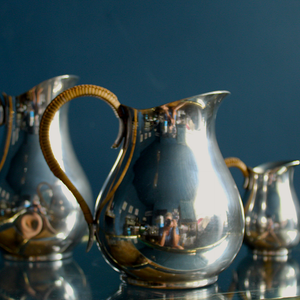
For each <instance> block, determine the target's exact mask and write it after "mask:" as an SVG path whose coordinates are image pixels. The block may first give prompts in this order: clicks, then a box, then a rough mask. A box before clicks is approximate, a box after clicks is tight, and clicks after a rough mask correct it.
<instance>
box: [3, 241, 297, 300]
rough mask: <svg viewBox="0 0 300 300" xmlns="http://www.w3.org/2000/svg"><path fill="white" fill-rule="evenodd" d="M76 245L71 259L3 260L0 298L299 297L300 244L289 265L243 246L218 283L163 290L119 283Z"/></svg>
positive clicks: (99, 260) (97, 256)
mask: <svg viewBox="0 0 300 300" xmlns="http://www.w3.org/2000/svg"><path fill="white" fill-rule="evenodd" d="M85 248H86V242H83V243H81V244H80V245H79V246H77V247H76V248H75V250H74V253H73V258H72V259H64V260H61V261H56V262H13V261H5V260H3V258H1V271H0V299H18V300H21V299H97V300H99V299H193V300H194V299H243V300H244V299H271V298H290V297H297V296H300V285H299V264H300V246H299V245H298V246H297V247H295V248H294V249H293V251H292V253H291V255H290V257H289V258H288V259H287V260H286V261H270V260H263V259H260V258H258V259H253V258H252V254H251V252H250V251H249V250H248V248H247V247H246V246H245V245H243V246H242V248H241V251H240V252H239V254H238V255H237V257H236V259H235V260H234V261H233V263H232V264H231V265H230V266H229V268H227V269H226V270H225V271H223V272H222V273H221V274H220V275H219V279H218V281H217V283H215V284H213V285H210V286H207V287H204V288H197V289H187V290H161V289H148V288H141V287H135V286H129V285H126V284H124V283H122V281H121V280H120V274H119V273H117V272H116V271H114V270H113V269H112V268H111V267H110V266H109V265H108V264H107V263H106V262H105V260H104V259H103V257H102V255H101V253H100V251H99V250H98V248H97V246H96V245H95V244H94V246H93V247H92V249H91V251H90V252H88V253H86V251H85Z"/></svg>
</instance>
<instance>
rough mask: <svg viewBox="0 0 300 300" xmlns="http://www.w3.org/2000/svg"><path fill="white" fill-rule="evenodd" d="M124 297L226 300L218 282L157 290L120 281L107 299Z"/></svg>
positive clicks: (112, 299) (123, 298) (121, 298)
mask: <svg viewBox="0 0 300 300" xmlns="http://www.w3.org/2000/svg"><path fill="white" fill-rule="evenodd" d="M125 299H170V300H171V299H173V300H174V299H178V300H179V299H180V300H182V299H184V300H200V299H202V300H203V299H209V300H226V299H228V298H227V297H226V295H223V294H222V292H221V291H220V290H219V287H218V284H217V283H214V284H211V285H209V286H206V287H203V288H200V289H190V290H186V289H185V290H158V289H145V288H142V287H137V286H132V285H128V284H124V283H122V284H121V285H120V286H119V290H118V291H117V292H116V293H115V294H114V295H112V296H110V297H109V298H107V300H125Z"/></svg>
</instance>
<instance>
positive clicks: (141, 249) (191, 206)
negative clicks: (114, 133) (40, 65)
mask: <svg viewBox="0 0 300 300" xmlns="http://www.w3.org/2000/svg"><path fill="white" fill-rule="evenodd" d="M87 95H89V96H96V97H98V98H100V99H102V100H104V101H106V102H107V103H108V104H109V105H110V106H111V107H112V108H113V110H114V112H115V114H116V116H117V117H118V118H119V123H120V127H119V128H120V130H119V135H118V137H117V140H116V142H115V144H114V146H113V147H114V148H116V147H118V146H119V145H121V147H120V148H121V149H120V153H119V156H118V158H117V161H116V163H115V165H114V166H113V168H112V170H111V172H110V174H109V176H108V178H107V180H106V182H105V184H104V186H103V187H102V189H101V191H100V194H99V196H98V199H97V202H96V208H95V214H94V217H93V215H92V213H91V212H90V210H89V208H88V206H87V205H86V204H85V201H84V197H82V196H81V195H80V193H78V192H77V191H76V189H74V188H73V186H72V183H71V182H70V180H68V178H67V177H66V176H65V174H64V172H63V171H62V170H61V168H60V166H59V164H57V162H56V159H55V154H53V153H52V151H51V148H52V143H51V141H49V139H48V132H49V126H50V125H51V122H52V118H53V113H55V112H56V111H58V110H59V109H60V107H62V106H63V105H64V103H66V102H68V101H70V100H72V99H74V98H76V97H80V96H87ZM227 95H228V92H226V91H217V92H211V93H207V94H202V95H198V96H194V97H190V98H186V99H183V100H179V101H175V102H172V103H168V104H165V105H162V106H158V107H153V108H150V109H142V110H137V109H134V108H131V107H128V106H125V105H122V104H120V103H119V101H118V99H117V97H116V96H115V95H114V94H112V93H111V92H110V91H108V90H106V89H104V88H101V87H98V86H91V85H82V86H75V87H74V88H70V89H68V90H67V91H65V92H63V93H61V94H60V95H59V96H57V97H56V98H55V99H54V100H53V101H52V102H51V104H50V105H49V106H48V107H47V109H46V110H45V113H44V115H43V118H42V121H41V126H40V143H41V148H42V150H43V153H44V156H45V158H46V161H47V162H48V165H49V167H50V168H51V170H52V172H53V173H54V174H55V175H56V176H57V177H58V178H60V179H61V180H62V181H63V182H65V183H66V185H67V186H68V187H69V188H70V190H71V191H72V192H73V194H74V195H75V196H76V198H77V200H78V202H79V203H80V205H81V207H82V209H83V212H84V214H85V217H86V221H87V223H88V225H89V228H90V243H89V245H88V246H90V245H91V243H92V241H93V238H94V235H96V239H97V242H98V244H99V247H100V249H101V251H102V253H103V254H104V256H105V258H106V261H108V262H109V263H110V265H111V266H112V267H113V268H114V269H115V270H119V271H120V272H121V277H122V280H124V281H126V282H128V283H130V284H134V285H140V286H146V287H152V288H172V289H175V288H195V287H199V286H206V285H208V284H212V283H214V282H215V281H216V280H217V279H218V275H219V273H220V272H221V271H223V270H224V269H226V268H227V267H228V266H229V265H230V264H231V262H232V260H233V259H234V258H235V256H236V254H237V253H238V251H239V249H240V247H241V244H242V241H243V235H244V212H243V206H242V201H241V199H240V195H239V192H238V189H237V187H236V185H235V182H234V180H233V178H232V176H231V174H230V172H229V170H228V168H227V167H226V165H225V163H224V159H223V158H222V155H221V153H220V150H219V147H218V144H217V141H216V136H215V130H214V127H215V118H216V112H217V109H218V107H219V105H220V103H221V101H222V99H223V98H224V97H225V96H227ZM103 130H105V129H103Z"/></svg>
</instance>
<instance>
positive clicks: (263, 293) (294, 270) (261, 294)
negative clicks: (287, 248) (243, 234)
mask: <svg viewBox="0 0 300 300" xmlns="http://www.w3.org/2000/svg"><path fill="white" fill-rule="evenodd" d="M236 276H237V278H236V279H235V280H236V281H237V290H238V291H240V292H239V294H240V297H241V299H270V298H272V299H277V298H290V297H299V295H300V285H299V284H300V274H299V264H298V263H297V262H296V261H295V260H293V259H288V260H287V261H285V262H283V261H275V260H265V259H264V257H257V258H256V259H253V257H251V256H248V257H246V258H244V259H243V260H242V261H241V263H240V264H239V267H238V269H237V273H236Z"/></svg>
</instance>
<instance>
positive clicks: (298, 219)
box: [225, 157, 300, 260]
mask: <svg viewBox="0 0 300 300" xmlns="http://www.w3.org/2000/svg"><path fill="white" fill-rule="evenodd" d="M225 162H226V164H227V166H228V167H237V168H239V169H240V170H241V171H242V173H243V175H244V176H245V183H244V188H245V189H246V193H245V195H244V197H243V200H244V203H245V243H246V244H247V245H248V246H250V248H252V249H253V251H254V255H264V256H266V257H269V258H276V259H277V260H278V259H280V260H285V259H286V258H287V255H288V253H289V251H290V249H291V248H292V247H294V246H296V245H297V244H298V242H299V239H300V233H299V229H300V209H299V200H298V197H297V194H296V191H295V188H294V183H293V177H294V168H293V167H295V166H298V165H299V163H300V161H299V160H293V161H278V162H269V163H265V164H262V165H259V166H257V167H255V168H253V169H252V168H250V167H247V166H246V165H245V164H244V163H243V162H242V161H241V160H240V159H238V158H235V157H231V158H226V159H225Z"/></svg>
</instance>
